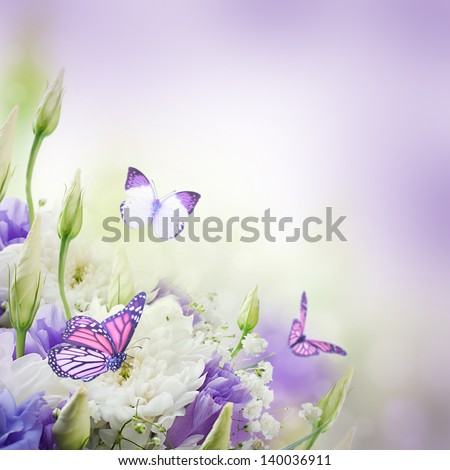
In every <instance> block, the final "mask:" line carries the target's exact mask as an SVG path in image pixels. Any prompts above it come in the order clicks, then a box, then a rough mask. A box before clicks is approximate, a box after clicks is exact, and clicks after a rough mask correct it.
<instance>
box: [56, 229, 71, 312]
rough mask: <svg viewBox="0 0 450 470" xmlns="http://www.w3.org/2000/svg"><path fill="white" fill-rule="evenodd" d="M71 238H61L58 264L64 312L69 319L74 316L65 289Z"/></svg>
mask: <svg viewBox="0 0 450 470" xmlns="http://www.w3.org/2000/svg"><path fill="white" fill-rule="evenodd" d="M69 244H70V240H69V239H68V238H67V237H62V238H61V246H60V248H59V265H58V284H59V294H60V295H61V300H62V303H63V306H64V312H65V314H66V318H67V320H70V319H71V318H72V314H71V313H70V308H69V304H68V302H67V298H66V292H65V289H64V272H65V268H66V258H67V252H68V251H69Z"/></svg>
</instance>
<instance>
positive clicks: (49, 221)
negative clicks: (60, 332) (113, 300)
mask: <svg viewBox="0 0 450 470" xmlns="http://www.w3.org/2000/svg"><path fill="white" fill-rule="evenodd" d="M56 227H57V216H56V215H55V214H54V213H52V212H43V213H42V274H43V275H44V276H45V283H44V287H43V289H42V299H43V301H44V302H45V303H52V304H56V305H59V306H62V303H61V297H60V294H59V285H58V263H59V247H60V243H61V242H60V240H59V238H58V234H57V230H56ZM111 269H112V265H111V262H110V259H109V257H108V256H107V254H106V252H105V250H104V248H103V247H102V246H100V244H93V243H92V241H91V240H89V239H87V238H85V237H83V234H80V235H79V236H78V237H77V238H76V239H75V240H73V241H72V243H71V244H70V248H69V253H68V255H67V261H66V269H65V276H64V277H65V287H66V296H67V301H68V303H69V307H70V308H71V310H72V311H78V312H84V311H86V310H87V309H88V308H89V305H90V303H91V301H92V300H93V299H94V298H95V297H97V298H99V299H101V300H103V301H104V300H105V297H106V295H107V292H108V285H109V278H110V274H111Z"/></svg>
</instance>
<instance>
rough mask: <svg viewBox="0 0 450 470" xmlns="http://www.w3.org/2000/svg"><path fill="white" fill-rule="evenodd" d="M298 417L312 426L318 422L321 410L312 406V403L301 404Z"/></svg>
mask: <svg viewBox="0 0 450 470" xmlns="http://www.w3.org/2000/svg"><path fill="white" fill-rule="evenodd" d="M298 415H299V416H300V418H303V419H304V420H305V421H307V422H308V423H309V424H311V425H314V424H316V423H317V422H318V421H319V420H320V418H321V416H322V410H321V409H320V408H319V407H317V406H314V405H313V404H312V403H303V404H302V408H301V410H300V411H299V412H298Z"/></svg>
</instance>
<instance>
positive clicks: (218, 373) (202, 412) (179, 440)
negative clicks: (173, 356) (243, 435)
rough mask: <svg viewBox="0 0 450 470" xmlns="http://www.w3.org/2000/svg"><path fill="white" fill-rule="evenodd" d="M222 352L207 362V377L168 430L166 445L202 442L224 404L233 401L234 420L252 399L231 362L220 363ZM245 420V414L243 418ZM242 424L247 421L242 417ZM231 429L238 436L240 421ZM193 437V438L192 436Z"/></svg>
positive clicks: (171, 446) (174, 445)
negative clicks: (181, 414)
mask: <svg viewBox="0 0 450 470" xmlns="http://www.w3.org/2000/svg"><path fill="white" fill-rule="evenodd" d="M219 362H220V356H219V355H218V354H214V356H213V358H212V359H211V360H210V361H209V362H208V363H207V364H206V366H205V371H204V375H205V381H204V382H203V385H202V386H201V387H200V388H199V393H198V395H197V396H196V397H195V400H194V401H193V402H192V403H191V404H190V405H189V406H188V407H187V408H186V413H185V415H184V416H179V417H178V418H176V419H175V421H174V423H173V425H172V427H171V428H170V429H169V431H168V433H167V440H166V445H167V446H168V447H170V448H176V447H179V446H180V445H182V444H183V443H187V442H191V439H193V440H194V443H196V444H201V443H202V442H203V441H204V439H205V437H206V436H207V435H208V434H209V432H210V431H211V429H212V427H213V424H214V423H215V421H216V420H217V418H218V417H219V415H220V412H221V411H222V408H223V407H224V406H225V405H226V404H227V403H234V414H235V415H236V416H235V417H234V418H235V419H233V422H234V423H237V422H238V419H237V418H238V416H237V415H238V413H239V410H241V409H242V408H244V407H245V406H246V405H247V404H248V402H249V401H250V399H251V396H250V393H249V391H248V390H247V388H246V387H244V385H243V384H242V383H241V381H240V379H239V377H237V376H236V375H235V373H234V371H233V368H232V367H231V365H230V364H229V363H226V364H224V365H223V367H219ZM241 420H242V418H241ZM238 424H239V428H242V427H243V425H244V424H245V423H244V421H241V422H240V423H238ZM234 428H235V429H232V441H233V436H234V439H236V436H237V431H238V430H237V424H235V425H234ZM190 438H191V439H190Z"/></svg>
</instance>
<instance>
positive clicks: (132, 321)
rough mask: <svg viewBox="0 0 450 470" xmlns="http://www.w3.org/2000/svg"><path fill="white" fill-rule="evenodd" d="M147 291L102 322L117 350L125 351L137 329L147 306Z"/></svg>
mask: <svg viewBox="0 0 450 470" xmlns="http://www.w3.org/2000/svg"><path fill="white" fill-rule="evenodd" d="M145 298H146V295H145V292H141V293H139V294H137V295H135V296H134V297H133V298H132V299H131V300H130V302H129V303H128V305H127V306H126V307H125V308H124V309H123V310H121V311H120V312H119V313H116V314H115V315H112V316H110V317H109V318H107V319H106V320H105V321H103V322H102V327H103V328H104V329H105V330H106V331H107V332H108V337H109V338H111V341H112V343H113V345H114V347H115V349H116V351H117V352H119V353H121V352H123V351H125V349H126V347H127V346H128V344H129V342H130V340H131V338H132V336H133V334H134V330H135V329H136V327H137V325H138V323H139V320H140V319H141V315H142V312H143V310H144V306H145Z"/></svg>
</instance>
